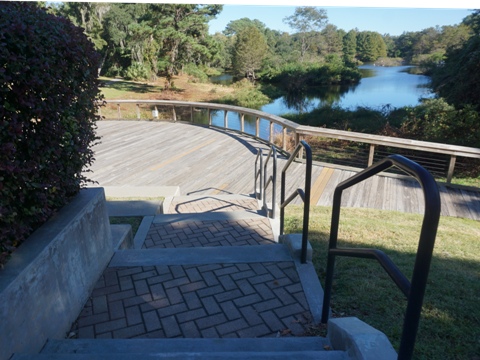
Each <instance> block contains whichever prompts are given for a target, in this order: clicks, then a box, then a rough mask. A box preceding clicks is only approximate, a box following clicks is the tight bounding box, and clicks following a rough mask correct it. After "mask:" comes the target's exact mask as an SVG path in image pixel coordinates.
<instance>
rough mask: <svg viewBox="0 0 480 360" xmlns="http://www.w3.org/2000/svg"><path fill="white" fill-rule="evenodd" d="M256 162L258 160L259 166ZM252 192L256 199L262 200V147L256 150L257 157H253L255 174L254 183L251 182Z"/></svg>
mask: <svg viewBox="0 0 480 360" xmlns="http://www.w3.org/2000/svg"><path fill="white" fill-rule="evenodd" d="M258 162H260V166H258ZM259 178H260V186H258V187H257V184H258V180H259ZM257 189H258V191H257ZM253 193H254V194H255V198H256V199H258V200H262V197H263V154H262V149H258V150H257V157H256V158H255V176H254V184H253Z"/></svg>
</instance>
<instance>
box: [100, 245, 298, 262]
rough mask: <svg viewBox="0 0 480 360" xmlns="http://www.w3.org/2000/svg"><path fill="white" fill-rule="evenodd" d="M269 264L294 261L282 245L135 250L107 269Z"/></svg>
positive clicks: (121, 253)
mask: <svg viewBox="0 0 480 360" xmlns="http://www.w3.org/2000/svg"><path fill="white" fill-rule="evenodd" d="M269 261H293V258H292V256H291V255H290V252H289V250H288V248H287V247H286V246H285V245H281V244H271V245H263V246H224V247H223V246H215V247H194V248H168V249H141V250H137V249H135V250H123V251H117V252H116V253H115V254H114V256H113V258H112V260H111V261H110V264H109V267H129V266H130V267H134V266H158V265H202V264H231V263H254V262H260V263H262V262H269Z"/></svg>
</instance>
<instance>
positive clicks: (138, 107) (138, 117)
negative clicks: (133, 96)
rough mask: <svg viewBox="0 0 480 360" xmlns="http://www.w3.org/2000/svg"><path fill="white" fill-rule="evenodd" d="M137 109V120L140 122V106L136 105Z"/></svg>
mask: <svg viewBox="0 0 480 360" xmlns="http://www.w3.org/2000/svg"><path fill="white" fill-rule="evenodd" d="M135 105H136V106H135V108H136V110H137V120H140V104H135Z"/></svg>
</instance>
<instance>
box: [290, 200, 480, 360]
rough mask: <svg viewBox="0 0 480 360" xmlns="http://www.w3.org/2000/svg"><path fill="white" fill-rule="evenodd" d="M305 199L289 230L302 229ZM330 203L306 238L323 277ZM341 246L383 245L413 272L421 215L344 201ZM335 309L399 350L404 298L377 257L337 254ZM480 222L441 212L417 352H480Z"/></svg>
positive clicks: (465, 355) (473, 355)
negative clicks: (360, 206) (351, 205)
mask: <svg viewBox="0 0 480 360" xmlns="http://www.w3.org/2000/svg"><path fill="white" fill-rule="evenodd" d="M302 211H303V210H302V207H299V206H292V207H289V208H287V209H286V224H285V229H286V233H296V232H301V227H302V220H301V214H302ZM330 219H331V210H330V208H324V207H315V208H312V211H311V218H310V227H309V230H310V231H309V240H310V242H311V244H312V247H313V250H314V255H313V256H314V258H313V263H314V266H315V269H316V271H317V274H318V276H319V278H320V281H321V282H322V285H324V280H325V270H324V269H325V267H326V259H327V257H326V250H327V246H328V244H327V242H328V236H329V235H328V234H329V232H330ZM340 221H341V222H340V229H339V237H338V238H339V246H340V247H342V246H343V247H372V248H377V249H380V250H382V251H384V252H385V253H386V254H388V255H389V256H390V257H391V259H392V260H393V261H394V262H395V263H396V264H397V266H399V268H400V269H401V270H402V271H403V272H404V274H405V275H406V276H407V278H410V277H411V274H412V270H413V263H414V261H415V253H416V248H417V245H418V239H419V233H420V227H421V221H422V215H418V214H405V213H399V212H392V211H380V210H370V209H351V208H350V209H349V208H345V209H342V212H341V219H340ZM331 307H332V311H333V316H336V317H345V316H356V317H358V318H359V319H361V320H362V321H365V322H366V323H368V324H370V325H372V326H374V327H375V328H377V329H379V330H380V331H382V332H384V333H385V334H386V335H387V336H388V338H389V339H390V341H391V342H392V344H393V346H394V347H395V348H396V349H397V350H398V346H399V344H400V336H401V331H402V324H403V316H404V312H405V308H406V299H405V297H404V296H403V294H402V293H401V291H400V290H399V289H398V288H397V287H396V286H395V284H394V283H393V282H392V281H391V280H390V278H389V277H388V275H386V273H385V272H384V271H383V269H382V268H381V267H380V265H379V264H378V263H377V262H376V261H373V260H365V259H352V258H340V257H338V258H337V261H336V267H335V277H334V283H333V291H332V300H331ZM479 355H480V222H478V221H474V220H467V219H459V218H451V217H442V218H441V219H440V225H439V228H438V233H437V239H436V243H435V249H434V254H433V259H432V264H431V268H430V274H429V280H428V285H427V289H426V293H425V298H424V304H423V310H422V317H421V319H420V326H419V330H418V334H417V342H416V345H415V353H414V358H415V359H466V360H479V359H480V357H479Z"/></svg>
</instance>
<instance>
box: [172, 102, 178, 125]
mask: <svg viewBox="0 0 480 360" xmlns="http://www.w3.org/2000/svg"><path fill="white" fill-rule="evenodd" d="M172 113H173V122H177V113H176V112H175V106H172Z"/></svg>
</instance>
